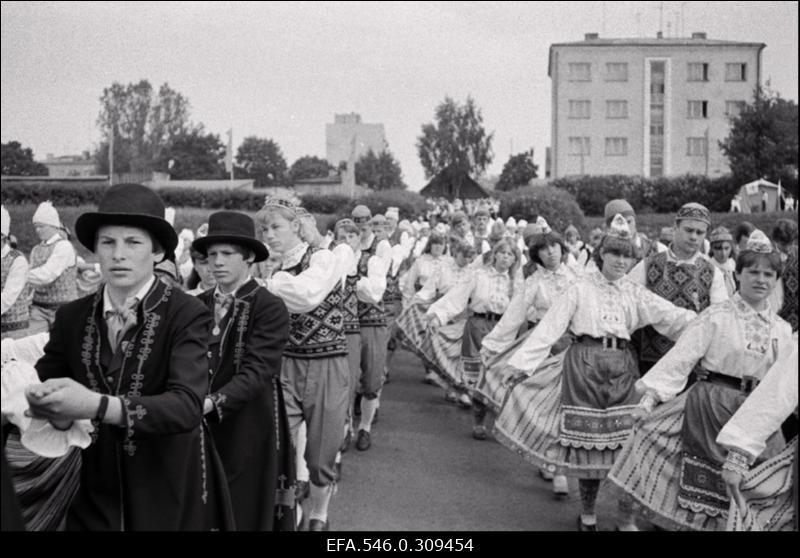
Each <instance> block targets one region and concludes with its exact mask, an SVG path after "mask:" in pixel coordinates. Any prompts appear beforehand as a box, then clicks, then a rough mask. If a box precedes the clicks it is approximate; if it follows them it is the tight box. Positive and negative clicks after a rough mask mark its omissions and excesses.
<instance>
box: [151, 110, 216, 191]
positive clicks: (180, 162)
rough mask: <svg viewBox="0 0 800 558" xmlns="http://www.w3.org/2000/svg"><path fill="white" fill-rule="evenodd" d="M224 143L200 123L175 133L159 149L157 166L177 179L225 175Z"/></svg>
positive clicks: (208, 177) (209, 177) (211, 177)
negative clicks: (164, 145) (163, 146)
mask: <svg viewBox="0 0 800 558" xmlns="http://www.w3.org/2000/svg"><path fill="white" fill-rule="evenodd" d="M224 158H225V145H224V144H223V143H222V141H221V140H220V137H219V136H218V135H217V134H211V133H209V134H206V133H205V130H204V129H203V126H202V124H201V125H199V126H197V127H196V128H194V129H192V130H189V131H185V132H182V133H180V134H178V135H177V136H175V137H174V138H173V139H172V140H171V141H170V143H169V145H167V146H166V147H165V148H164V149H163V150H162V152H161V156H160V157H159V159H158V161H157V163H156V169H157V170H159V171H161V172H166V173H169V175H170V176H171V177H172V178H174V179H176V180H187V179H192V178H195V179H214V178H225V176H226V174H225V165H224V163H223V160H224Z"/></svg>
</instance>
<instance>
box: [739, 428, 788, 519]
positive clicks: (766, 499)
mask: <svg viewBox="0 0 800 558" xmlns="http://www.w3.org/2000/svg"><path fill="white" fill-rule="evenodd" d="M796 474H797V437H795V438H793V439H792V441H791V442H790V443H789V444H788V445H787V446H786V447H785V448H783V451H781V452H780V453H779V454H778V455H776V456H775V457H773V458H772V459H768V460H767V461H765V462H764V463H762V464H761V465H758V466H757V467H754V468H753V469H751V470H750V472H749V473H748V474H747V475H746V476H745V477H744V479H743V481H742V484H741V486H740V489H741V492H742V496H744V500H745V503H746V507H745V509H743V510H740V509H739V507H738V506H737V505H736V504H731V508H730V512H729V513H728V524H727V526H726V528H727V530H728V531H791V530H793V529H795V528H796V527H795V526H796V521H797V508H796V507H795V506H796V502H795V492H796V490H797V487H796V486H794V483H795V482H796Z"/></svg>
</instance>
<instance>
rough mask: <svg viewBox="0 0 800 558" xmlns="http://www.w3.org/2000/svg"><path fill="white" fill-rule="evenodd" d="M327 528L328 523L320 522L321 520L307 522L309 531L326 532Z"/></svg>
mask: <svg viewBox="0 0 800 558" xmlns="http://www.w3.org/2000/svg"><path fill="white" fill-rule="evenodd" d="M328 528H329V525H328V522H327V521H322V520H321V519H312V520H311V521H309V522H308V530H309V531H327V530H328Z"/></svg>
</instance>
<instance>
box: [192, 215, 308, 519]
mask: <svg viewBox="0 0 800 558" xmlns="http://www.w3.org/2000/svg"><path fill="white" fill-rule="evenodd" d="M192 248H193V249H195V250H197V251H198V252H199V253H200V254H202V255H203V256H205V257H208V262H209V265H210V267H211V271H212V273H213V274H214V278H215V279H216V281H217V286H216V288H215V289H209V290H208V291H206V292H204V293H202V294H200V295H198V298H199V299H200V300H201V301H202V302H203V303H204V304H205V305H206V306H207V307H208V309H209V310H211V312H212V313H213V315H214V326H213V328H212V330H211V342H210V344H209V352H208V356H209V358H210V361H211V362H210V366H209V373H210V383H211V385H210V389H209V395H208V396H207V397H206V399H205V405H204V409H203V412H204V413H205V414H206V418H207V420H208V422H209V425H210V428H211V434H212V435H213V437H214V443H215V444H216V446H217V450H218V451H219V455H220V457H221V458H222V464H223V466H224V468H225V473H226V475H227V477H228V487H229V488H230V492H231V501H232V503H233V512H234V517H235V519H236V529H237V530H240V531H272V530H294V498H293V495H294V487H293V486H292V485H293V484H294V481H293V478H294V467H293V466H292V459H291V453H292V452H291V440H290V437H289V423H288V419H287V416H286V407H285V405H284V403H283V393H282V391H281V387H280V384H279V376H280V370H281V355H282V354H283V350H284V347H285V346H286V340H287V339H288V336H289V312H288V310H286V305H285V304H284V303H283V301H282V300H281V299H279V298H278V297H276V296H275V295H273V294H271V293H269V292H268V291H267V290H266V289H264V288H263V287H261V286H259V284H258V283H256V281H255V280H254V279H253V278H252V277H251V275H250V266H251V264H253V263H254V262H261V261H264V260H266V259H267V257H268V256H269V252H268V251H267V248H266V246H264V244H263V243H262V242H260V241H259V240H257V239H256V236H255V223H254V222H253V220H252V219H251V218H250V217H248V216H247V215H245V214H243V213H237V212H235V211H220V212H217V213H212V214H211V216H210V217H209V219H208V235H207V236H204V237H202V238H198V239H197V240H195V241H194V242H193V244H192ZM279 479H280V480H279Z"/></svg>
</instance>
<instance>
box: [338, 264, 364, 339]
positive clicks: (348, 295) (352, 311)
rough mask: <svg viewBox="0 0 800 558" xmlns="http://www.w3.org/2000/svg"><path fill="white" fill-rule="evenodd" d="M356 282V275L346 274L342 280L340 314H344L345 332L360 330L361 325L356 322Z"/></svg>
mask: <svg viewBox="0 0 800 558" xmlns="http://www.w3.org/2000/svg"><path fill="white" fill-rule="evenodd" d="M356 283H358V275H348V276H347V279H345V282H344V299H343V300H342V314H343V316H344V332H345V333H358V332H360V331H361V326H360V325H359V323H358V297H357V296H356Z"/></svg>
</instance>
